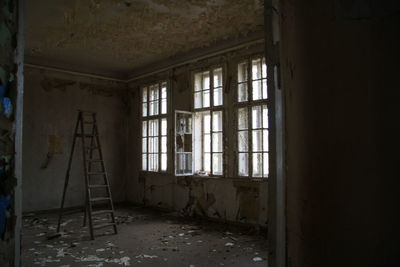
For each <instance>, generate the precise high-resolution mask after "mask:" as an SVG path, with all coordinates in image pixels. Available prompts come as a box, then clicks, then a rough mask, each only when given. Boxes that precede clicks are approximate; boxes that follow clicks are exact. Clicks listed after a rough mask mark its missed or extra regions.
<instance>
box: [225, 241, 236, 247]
mask: <svg viewBox="0 0 400 267" xmlns="http://www.w3.org/2000/svg"><path fill="white" fill-rule="evenodd" d="M234 245H235V244H233V243H231V242H228V243H225V247H233V246H234Z"/></svg>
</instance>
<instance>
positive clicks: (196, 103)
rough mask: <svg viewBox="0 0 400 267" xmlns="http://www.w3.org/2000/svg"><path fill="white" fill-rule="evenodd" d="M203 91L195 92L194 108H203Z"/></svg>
mask: <svg viewBox="0 0 400 267" xmlns="http://www.w3.org/2000/svg"><path fill="white" fill-rule="evenodd" d="M201 95H202V93H201V92H198V93H194V108H201Z"/></svg>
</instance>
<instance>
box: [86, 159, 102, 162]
mask: <svg viewBox="0 0 400 267" xmlns="http://www.w3.org/2000/svg"><path fill="white" fill-rule="evenodd" d="M87 161H90V162H102V161H103V160H101V159H87Z"/></svg>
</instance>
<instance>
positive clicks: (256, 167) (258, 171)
mask: <svg viewBox="0 0 400 267" xmlns="http://www.w3.org/2000/svg"><path fill="white" fill-rule="evenodd" d="M261 176H262V153H253V177H261Z"/></svg>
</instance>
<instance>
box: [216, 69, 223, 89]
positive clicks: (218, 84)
mask: <svg viewBox="0 0 400 267" xmlns="http://www.w3.org/2000/svg"><path fill="white" fill-rule="evenodd" d="M215 87H222V68H218V69H215V70H214V88H215Z"/></svg>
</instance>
